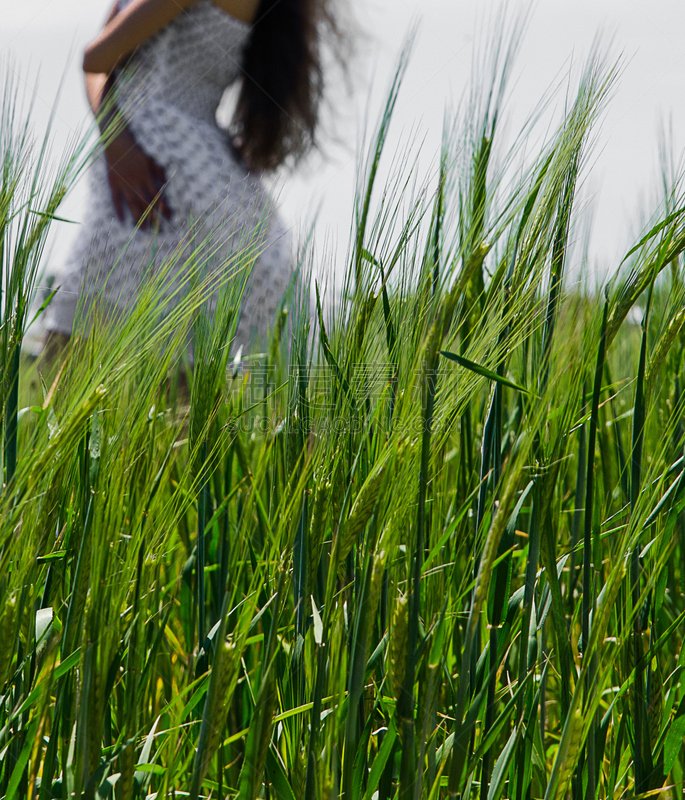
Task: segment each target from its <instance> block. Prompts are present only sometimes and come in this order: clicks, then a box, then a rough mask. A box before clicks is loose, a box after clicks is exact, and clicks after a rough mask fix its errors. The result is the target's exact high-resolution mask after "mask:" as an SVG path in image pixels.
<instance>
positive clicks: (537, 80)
mask: <svg viewBox="0 0 685 800" xmlns="http://www.w3.org/2000/svg"><path fill="white" fill-rule="evenodd" d="M503 7H504V8H507V9H508V10H509V11H510V12H514V15H515V14H516V12H517V11H518V10H519V8H520V10H521V11H524V10H525V9H526V8H528V7H529V4H528V3H523V2H520V3H519V2H517V0H511V2H509V3H503V4H502V3H500V2H490V0H487V2H483V0H421V2H419V1H418V0H350V5H349V6H348V10H349V16H350V17H351V19H353V21H354V30H355V31H356V34H355V36H356V46H355V56H354V59H353V61H352V63H351V65H350V72H349V76H348V78H349V83H350V86H351V90H350V91H348V90H347V89H345V88H344V86H343V84H342V82H340V81H338V82H337V83H336V84H335V85H334V86H333V87H331V88H332V99H333V106H334V107H335V109H336V114H335V117H334V118H333V121H332V122H331V121H330V120H329V122H328V124H327V127H326V133H325V135H324V141H323V144H324V155H315V156H314V157H313V158H312V159H311V160H310V161H309V162H308V164H307V165H305V166H304V167H303V168H302V169H300V170H299V171H298V172H297V173H296V174H294V175H287V176H282V177H281V179H279V185H280V197H281V204H282V208H283V212H284V215H285V217H286V219H287V220H288V223H289V224H290V225H291V226H292V228H293V230H294V231H295V233H296V235H300V234H301V232H302V231H304V230H306V229H307V227H308V226H309V225H310V224H311V223H312V221H313V220H314V219H315V218H316V224H317V235H316V240H317V248H318V252H320V253H321V254H322V260H325V256H326V255H333V256H336V257H342V256H344V253H345V249H346V243H347V237H348V232H349V229H350V224H351V219H352V211H353V196H354V187H355V176H356V172H357V166H358V148H359V145H360V142H361V139H362V131H363V128H364V120H365V118H366V117H367V110H368V117H369V118H370V120H371V122H372V123H373V122H374V121H375V120H376V119H377V117H378V115H379V114H380V111H381V106H382V102H383V98H384V94H385V92H386V90H387V87H388V84H389V81H390V78H391V76H392V72H393V69H394V65H395V63H396V59H397V56H398V53H399V51H400V48H401V45H402V42H403V40H404V39H405V37H406V34H407V32H408V31H409V30H410V29H411V28H412V26H415V25H416V26H417V36H416V41H415V46H414V49H413V55H412V58H411V63H410V65H409V68H408V71H407V75H406V80H405V82H404V86H403V89H402V93H401V95H400V99H399V103H398V107H397V111H396V117H395V120H394V123H393V133H392V135H391V137H390V142H389V145H388V153H387V155H388V162H390V161H391V160H392V155H393V152H395V151H396V150H397V148H399V147H400V143H401V142H403V141H406V140H407V139H408V138H413V139H414V141H415V142H417V143H420V145H421V146H420V152H421V155H420V159H421V164H422V166H421V169H425V170H428V169H429V168H430V165H431V164H434V163H435V158H436V155H437V153H438V150H439V146H440V138H441V132H442V123H443V115H444V111H445V108H446V106H447V107H452V108H454V107H456V106H457V105H458V102H459V100H460V98H461V97H462V96H463V94H464V92H465V90H466V89H467V87H468V82H469V76H470V73H471V68H472V63H473V59H474V52H475V48H477V46H478V43H480V44H481V45H482V43H483V42H484V41H485V39H486V37H487V35H488V30H492V29H493V27H494V25H495V23H496V17H497V15H498V13H500V12H501V9H502V8H503ZM108 9H109V4H108V2H107V0H22V2H9V0H5V2H4V6H3V25H2V29H1V30H0V67H1V68H2V70H3V72H4V74H7V71H10V72H13V73H15V74H16V75H17V76H18V77H19V79H20V80H21V81H22V82H24V84H25V86H26V92H27V96H31V95H34V101H35V106H34V116H35V121H36V125H37V128H38V129H40V128H41V127H44V126H45V124H46V122H47V120H48V117H49V114H50V112H51V109H52V107H53V104H54V101H55V97H56V94H57V91H58V88H59V87H60V86H61V96H60V100H59V104H58V106H57V112H56V117H55V124H54V134H55V150H56V152H59V150H60V147H61V146H62V145H63V144H64V143H66V142H67V141H68V140H69V138H70V137H73V136H75V135H77V133H78V132H79V131H85V130H87V128H88V126H89V125H90V119H89V114H88V110H87V105H86V99H85V93H84V89H83V81H82V74H81V69H80V65H81V55H82V51H83V48H84V46H85V45H86V43H87V42H88V41H89V40H90V39H91V38H92V37H94V36H95V34H96V33H97V31H98V29H99V28H100V26H101V25H102V22H103V19H104V17H105V16H106V14H107V12H108ZM683 32H685V4H683V3H682V2H678V0H649V2H646V1H645V0H576V2H574V3H568V2H566V0H544V2H540V3H538V4H537V5H534V6H533V8H532V13H531V16H530V23H529V25H528V27H527V30H526V34H525V38H524V41H523V45H522V48H521V52H520V56H519V58H518V60H517V62H516V64H515V67H514V70H513V79H512V83H511V89H510V93H509V99H508V101H507V104H506V109H505V110H506V112H507V113H506V134H505V136H508V137H509V138H510V139H512V140H513V138H514V135H515V133H516V132H517V131H518V130H519V128H520V126H521V125H522V123H523V122H524V121H525V119H526V117H527V116H528V115H529V114H530V113H531V111H532V110H533V109H534V108H535V106H536V104H537V103H538V102H539V100H540V98H541V97H542V96H543V95H544V93H545V92H546V91H547V90H548V89H549V87H550V86H555V85H556V86H558V87H560V92H559V93H558V94H557V98H556V101H555V102H556V105H555V104H552V107H551V109H550V110H549V111H548V112H547V113H548V114H549V119H552V118H553V117H554V111H555V108H556V110H557V111H559V110H560V109H561V108H562V107H563V102H564V87H565V85H566V83H565V81H566V76H567V75H568V73H569V71H571V72H572V71H573V70H574V69H575V68H576V67H579V66H580V65H581V64H582V62H583V60H584V59H585V57H586V56H587V54H588V53H589V52H590V51H591V49H592V46H593V43H595V42H596V41H597V39H598V38H599V42H600V47H601V48H602V49H603V50H604V51H605V52H607V53H608V54H609V55H610V57H611V58H612V59H614V58H620V59H621V63H622V71H621V75H620V79H619V81H618V83H617V86H616V89H615V91H614V94H613V97H612V100H611V103H610V105H609V107H608V109H607V112H606V114H605V116H604V120H603V124H602V127H601V129H600V130H599V131H598V138H597V142H596V147H595V151H594V154H593V169H592V170H591V172H590V174H589V177H588V179H587V180H586V182H585V184H584V197H585V199H586V204H587V205H588V206H589V208H590V209H591V212H592V213H591V217H592V225H591V251H590V252H591V259H590V268H591V271H592V270H595V271H597V272H600V273H604V272H606V271H608V270H611V269H613V268H615V266H616V265H617V264H618V262H619V261H620V260H621V257H622V255H623V251H624V249H625V247H626V245H627V243H628V242H629V241H631V238H633V239H634V235H635V233H636V230H637V229H638V228H639V227H640V226H641V224H642V223H643V222H644V213H645V211H646V210H647V209H648V208H649V207H650V206H652V205H653V200H654V197H655V196H656V192H657V187H658V176H659V159H658V141H659V137H660V132H663V131H666V132H667V139H668V140H669V141H670V143H671V144H670V146H671V147H672V150H673V153H674V154H675V155H676V157H678V156H679V153H680V147H681V145H682V143H683V142H684V141H685V137H683V131H684V128H685V102H683V91H684V89H685V38H684V37H683ZM576 74H577V70H576ZM336 80H337V79H336ZM543 124H544V118H543ZM85 200H86V195H85V187H84V183H83V181H82V182H81V184H80V185H79V186H78V187H77V188H76V190H75V191H73V192H72V194H71V195H70V196H69V197H68V199H67V201H66V203H65V205H64V206H63V208H62V214H63V215H64V216H65V217H67V218H69V219H73V220H76V221H78V220H79V219H80V218H81V216H82V212H83V208H84V203H85ZM588 218H589V217H588ZM74 228H75V226H69V225H61V226H58V230H57V234H56V236H55V238H54V241H53V244H52V247H51V250H50V253H49V257H48V259H47V267H48V269H49V270H52V271H57V270H58V269H59V265H60V262H61V261H62V260H63V259H64V256H65V253H66V251H67V249H68V246H69V241H70V238H71V236H73V232H74Z"/></svg>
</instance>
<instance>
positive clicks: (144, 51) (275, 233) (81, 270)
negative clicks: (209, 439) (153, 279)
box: [46, 0, 292, 345]
mask: <svg viewBox="0 0 685 800" xmlns="http://www.w3.org/2000/svg"><path fill="white" fill-rule="evenodd" d="M128 2H130V0H122V2H120V5H121V6H124V5H126V4H127V3H128ZM249 34H250V26H249V25H248V24H246V23H244V22H241V21H240V20H237V19H235V18H234V17H231V16H230V15H228V14H227V13H225V12H224V11H222V10H221V9H220V8H218V7H217V6H215V5H213V4H212V3H211V2H210V0H198V2H197V3H195V5H193V6H191V7H190V8H189V9H188V10H187V11H186V12H184V13H182V14H181V15H180V16H179V17H177V18H176V19H175V20H174V21H173V22H171V23H170V24H169V25H168V26H166V27H165V28H164V29H163V30H162V31H160V32H159V33H158V34H157V35H156V36H154V37H153V38H151V39H150V40H149V41H148V42H146V44H145V45H143V46H142V47H141V48H140V49H139V50H138V51H137V52H136V54H135V56H134V57H133V59H132V61H131V64H130V66H127V67H126V69H124V70H122V72H121V73H120V74H119V75H118V77H117V82H116V89H117V103H118V106H119V108H120V109H121V111H122V113H123V115H124V117H125V118H126V120H127V122H128V125H129V128H130V130H131V132H132V134H133V136H134V137H135V139H136V142H137V143H138V145H139V146H140V147H141V149H142V150H144V151H145V152H146V153H147V154H148V155H149V156H150V157H152V158H153V159H154V160H155V161H156V162H157V163H158V164H159V165H160V166H161V167H162V168H163V170H164V173H165V176H166V180H167V187H166V190H165V199H166V202H167V205H168V206H169V208H170V209H171V212H172V216H171V219H170V220H168V221H167V220H161V223H160V226H159V230H158V231H157V232H154V231H145V230H141V229H139V230H137V231H135V232H134V223H133V218H132V216H131V215H130V214H128V216H127V217H125V220H124V222H123V223H122V222H120V221H119V219H118V218H117V216H116V213H115V210H114V204H113V201H112V196H111V192H110V188H109V183H108V181H107V173H106V164H105V159H104V155H103V154H102V153H101V154H99V155H98V157H97V158H96V160H95V161H94V163H93V164H92V166H91V168H90V170H89V176H88V177H89V198H88V203H87V210H86V215H85V219H84V221H83V224H82V225H81V227H80V230H79V233H78V235H77V238H76V242H75V244H74V247H73V249H72V251H71V254H70V256H69V258H68V261H67V264H66V266H65V268H64V269H63V270H62V273H61V274H60V275H59V276H58V279H57V281H56V282H57V283H58V284H59V285H60V289H59V291H58V292H57V294H56V295H55V297H54V298H53V300H52V302H51V304H50V306H49V307H48V310H47V319H46V327H47V328H48V330H55V331H59V332H62V333H70V332H71V330H72V324H73V322H74V315H75V312H76V309H77V305H78V302H79V296H80V295H81V293H83V296H84V298H83V299H84V305H85V310H87V309H89V308H90V307H92V305H93V303H94V302H95V301H97V304H98V305H99V306H104V307H106V308H107V309H108V311H114V313H118V312H119V311H125V310H126V309H130V308H131V307H132V306H134V305H135V301H136V296H137V293H138V291H139V286H140V282H141V279H142V278H143V277H144V275H145V274H146V273H147V274H149V272H148V271H149V270H151V271H153V272H154V271H155V270H156V269H157V270H158V269H159V265H162V264H165V263H169V261H170V259H171V260H172V261H173V260H174V259H175V260H176V261H177V262H178V263H177V265H176V267H175V268H174V269H175V273H174V270H173V269H172V281H176V284H177V285H178V282H179V281H180V285H183V275H184V273H185V270H186V269H187V267H185V266H184V259H183V258H180V259H179V258H178V252H179V250H180V249H182V246H184V245H187V243H188V240H189V238H192V239H193V241H194V242H195V243H197V242H198V241H204V242H205V245H207V244H209V249H210V250H212V251H213V252H217V253H218V254H219V255H218V257H217V258H215V259H214V263H215V264H216V263H218V264H223V265H226V264H227V263H228V261H227V259H228V258H230V254H231V253H235V252H236V251H237V250H241V249H244V248H245V242H246V240H251V241H253V242H254V241H255V238H256V240H257V241H258V245H257V250H256V252H259V255H258V257H257V259H256V261H255V262H254V267H253V269H252V273H251V276H250V279H249V282H248V288H247V291H246V294H245V296H244V299H243V305H242V310H241V317H240V322H239V326H238V332H237V335H236V345H240V344H243V345H246V344H248V340H252V339H253V337H254V336H255V335H257V336H259V337H263V336H264V334H265V333H266V330H267V328H268V327H270V326H271V325H272V324H273V322H274V316H275V312H276V310H277V309H278V307H279V304H280V302H281V300H282V298H283V295H284V292H285V290H286V289H287V287H288V285H289V283H290V280H291V278H292V266H291V252H290V241H289V236H288V232H287V230H286V229H285V227H284V224H283V222H282V220H281V219H280V218H279V216H278V214H277V213H276V211H275V209H274V207H273V203H272V201H271V200H270V198H269V196H268V194H267V192H266V190H265V188H264V187H263V186H262V182H261V181H260V179H259V177H258V176H256V175H255V174H253V173H249V172H248V171H247V170H246V169H245V168H244V167H243V166H242V165H241V164H240V163H239V161H238V159H237V158H236V157H235V156H234V154H233V152H232V150H231V148H230V146H229V142H228V137H227V134H226V132H225V131H223V130H222V129H221V128H220V127H219V126H218V125H217V123H216V111H217V108H218V106H219V102H220V100H221V97H222V95H223V93H224V90H225V89H226V87H228V86H229V85H231V84H232V83H233V82H234V81H235V80H236V79H237V78H238V76H239V75H240V68H241V59H242V53H243V49H244V47H245V44H246V43H247V40H248V37H249ZM198 221H199V222H198ZM191 228H192V231H193V237H190V232H191ZM255 231H257V234H255ZM193 246H194V247H196V246H197V244H195V245H193ZM189 249H190V248H189V247H188V246H186V253H187V252H188V251H189ZM253 260H254V259H253ZM224 269H227V270H230V271H233V270H234V269H235V266H234V264H232V265H231V266H230V267H229V266H224ZM227 274H228V273H227ZM186 291H187V286H186V288H182V289H181V291H180V292H178V291H177V288H174V286H172V287H171V288H170V290H169V291H168V292H167V293H166V295H167V296H166V300H165V303H164V308H163V309H162V313H168V311H169V310H170V309H171V308H172V307H173V304H174V303H176V302H178V298H179V296H183V293H184V292H186Z"/></svg>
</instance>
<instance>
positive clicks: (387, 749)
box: [364, 720, 397, 800]
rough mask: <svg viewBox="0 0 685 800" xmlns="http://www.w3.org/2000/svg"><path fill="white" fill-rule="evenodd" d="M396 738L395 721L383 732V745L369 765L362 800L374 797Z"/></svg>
mask: <svg viewBox="0 0 685 800" xmlns="http://www.w3.org/2000/svg"><path fill="white" fill-rule="evenodd" d="M396 737H397V728H396V727H395V721H394V720H392V721H391V722H390V724H389V725H388V729H387V731H386V732H385V736H384V737H383V744H382V745H381V749H380V750H379V751H378V755H377V756H376V758H374V760H373V764H372V765H371V771H370V772H369V782H368V783H367V785H366V791H365V792H364V800H371V798H372V797H373V795H374V792H375V791H376V789H377V788H378V784H379V783H380V780H381V776H382V775H383V770H384V769H385V765H386V764H387V763H388V759H389V758H390V754H391V753H392V749H393V746H394V744H395V739H396Z"/></svg>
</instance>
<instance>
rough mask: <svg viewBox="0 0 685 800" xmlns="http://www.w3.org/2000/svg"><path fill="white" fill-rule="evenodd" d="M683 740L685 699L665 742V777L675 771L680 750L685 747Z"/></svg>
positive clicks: (684, 731)
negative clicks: (674, 766)
mask: <svg viewBox="0 0 685 800" xmlns="http://www.w3.org/2000/svg"><path fill="white" fill-rule="evenodd" d="M683 739H685V698H683V699H682V700H681V701H680V705H679V706H678V711H677V712H676V715H675V717H674V718H673V722H671V727H670V728H669V730H668V733H667V734H666V741H665V742H664V775H668V774H669V773H670V771H671V770H672V769H673V765H674V764H675V760H676V758H677V757H678V753H679V752H680V748H681V747H682V746H683Z"/></svg>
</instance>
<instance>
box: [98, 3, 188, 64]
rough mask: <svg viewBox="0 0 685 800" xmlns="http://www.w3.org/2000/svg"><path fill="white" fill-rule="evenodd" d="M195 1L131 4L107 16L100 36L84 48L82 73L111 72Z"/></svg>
mask: <svg viewBox="0 0 685 800" xmlns="http://www.w3.org/2000/svg"><path fill="white" fill-rule="evenodd" d="M194 2H195V0H132V2H131V3H130V4H129V5H127V6H126V8H124V9H123V10H122V11H119V12H118V13H116V12H115V13H114V14H113V15H112V14H110V17H109V19H108V20H107V22H106V23H105V27H104V28H103V29H102V32H101V33H100V35H99V36H97V37H96V38H95V40H94V41H92V42H91V43H90V44H89V45H88V47H87V48H86V52H85V54H84V56H83V70H84V72H105V73H109V72H111V71H112V70H113V69H114V68H115V67H116V66H117V64H118V63H119V62H120V61H121V60H122V59H124V58H126V56H128V55H130V54H131V53H132V52H133V51H134V50H135V49H136V48H137V47H139V46H140V45H141V44H143V43H144V42H146V41H147V40H148V39H150V38H151V37H152V36H154V35H155V34H156V33H157V32H159V31H160V30H161V29H162V28H164V27H165V26H166V25H168V24H169V23H170V22H172V21H173V20H174V19H176V17H178V16H179V14H181V13H182V12H183V11H185V9H186V8H188V7H189V6H191V5H192V4H193V3H194Z"/></svg>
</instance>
